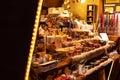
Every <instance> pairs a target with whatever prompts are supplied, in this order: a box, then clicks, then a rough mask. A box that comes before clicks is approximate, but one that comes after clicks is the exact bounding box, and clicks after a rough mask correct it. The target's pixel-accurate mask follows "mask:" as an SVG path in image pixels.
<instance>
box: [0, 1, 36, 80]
mask: <svg viewBox="0 0 120 80" xmlns="http://www.w3.org/2000/svg"><path fill="white" fill-rule="evenodd" d="M37 2H38V0H9V1H7V2H5V4H4V5H3V6H2V10H3V11H1V13H3V14H2V17H1V19H2V20H1V21H2V22H1V23H0V24H1V26H0V28H1V29H0V30H1V31H0V34H2V35H0V36H1V38H0V40H1V41H0V46H1V49H0V50H1V52H0V64H1V65H0V73H1V75H0V80H24V75H25V68H26V64H27V58H28V53H29V47H30V42H31V38H32V30H33V26H34V20H35V14H36V8H37Z"/></svg>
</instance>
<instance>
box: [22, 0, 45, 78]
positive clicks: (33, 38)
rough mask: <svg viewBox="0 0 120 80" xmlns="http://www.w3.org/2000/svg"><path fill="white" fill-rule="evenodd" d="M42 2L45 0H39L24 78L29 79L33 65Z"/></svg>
mask: <svg viewBox="0 0 120 80" xmlns="http://www.w3.org/2000/svg"><path fill="white" fill-rule="evenodd" d="M42 2H43V0H39V2H38V7H37V12H36V18H35V23H34V29H33V34H32V41H31V46H30V51H29V56H28V61H27V66H26V72H25V78H24V80H28V79H29V72H30V66H31V61H32V55H33V51H34V46H35V41H36V35H37V29H38V26H39V20H40V13H41V8H42Z"/></svg>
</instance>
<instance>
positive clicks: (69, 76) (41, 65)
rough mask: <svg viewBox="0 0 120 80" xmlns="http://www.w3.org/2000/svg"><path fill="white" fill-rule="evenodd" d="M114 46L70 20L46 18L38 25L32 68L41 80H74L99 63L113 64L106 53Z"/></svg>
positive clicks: (54, 16) (58, 17) (57, 15)
mask: <svg viewBox="0 0 120 80" xmlns="http://www.w3.org/2000/svg"><path fill="white" fill-rule="evenodd" d="M78 22H79V21H78ZM83 25H86V24H84V23H83V24H81V26H82V27H83ZM88 27H89V25H88ZM114 46H115V43H114V42H112V43H109V42H107V41H104V40H100V39H98V38H96V36H94V34H93V33H92V30H91V29H90V28H86V30H85V29H82V28H80V25H77V23H76V21H74V20H73V19H72V18H70V17H63V16H62V17H61V16H60V15H59V14H48V15H46V17H45V19H44V22H40V27H39V31H38V35H37V40H36V45H35V49H34V53H33V60H32V67H33V69H34V70H35V71H36V72H35V73H36V74H38V78H39V79H40V80H42V79H43V80H76V79H77V78H79V77H80V75H82V77H83V76H87V75H88V74H90V73H91V72H92V71H93V70H92V71H91V69H94V68H96V66H98V65H99V64H101V63H102V62H105V64H109V63H110V62H111V61H112V60H111V59H110V58H111V57H110V56H109V55H108V54H107V52H106V51H111V50H112V48H113V47H114ZM102 65H104V63H103V64H101V65H99V66H98V67H97V69H98V68H99V67H101V66H102ZM78 80H82V79H78Z"/></svg>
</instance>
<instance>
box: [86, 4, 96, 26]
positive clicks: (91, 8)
mask: <svg viewBox="0 0 120 80" xmlns="http://www.w3.org/2000/svg"><path fill="white" fill-rule="evenodd" d="M86 18H87V19H86V22H87V23H88V24H93V23H95V22H96V5H87V17H86Z"/></svg>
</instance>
